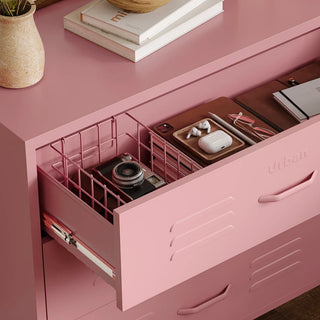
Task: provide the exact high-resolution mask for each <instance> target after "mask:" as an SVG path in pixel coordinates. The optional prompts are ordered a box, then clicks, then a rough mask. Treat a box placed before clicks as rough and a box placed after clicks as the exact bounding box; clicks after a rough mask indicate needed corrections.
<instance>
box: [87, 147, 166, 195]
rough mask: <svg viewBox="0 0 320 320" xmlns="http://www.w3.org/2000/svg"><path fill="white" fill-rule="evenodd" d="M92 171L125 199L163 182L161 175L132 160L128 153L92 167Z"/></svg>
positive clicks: (157, 186) (149, 189) (150, 189)
mask: <svg viewBox="0 0 320 320" xmlns="http://www.w3.org/2000/svg"><path fill="white" fill-rule="evenodd" d="M92 173H93V175H94V177H95V178H96V179H98V180H99V181H100V182H102V183H103V184H105V185H106V186H107V187H108V188H109V189H110V190H111V191H113V192H115V193H118V194H119V195H120V196H121V197H122V198H123V200H125V201H130V200H134V199H137V198H139V197H141V196H143V195H145V194H147V193H149V192H151V191H153V190H155V189H157V188H159V187H161V186H163V185H164V184H165V181H164V180H163V179H162V178H161V177H159V176H158V175H156V174H155V173H153V172H152V171H151V170H150V169H149V168H148V167H146V166H144V165H143V164H141V163H138V162H137V161H134V160H133V158H132V156H131V155H130V154H128V153H124V154H122V155H120V156H117V157H115V158H113V159H111V160H109V161H107V162H105V163H103V164H101V165H99V166H97V167H94V168H93V170H92Z"/></svg>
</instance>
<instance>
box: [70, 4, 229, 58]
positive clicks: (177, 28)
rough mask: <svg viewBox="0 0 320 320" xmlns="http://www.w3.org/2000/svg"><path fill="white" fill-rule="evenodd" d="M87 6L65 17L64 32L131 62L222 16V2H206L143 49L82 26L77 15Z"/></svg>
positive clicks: (162, 32) (114, 36) (92, 28)
mask: <svg viewBox="0 0 320 320" xmlns="http://www.w3.org/2000/svg"><path fill="white" fill-rule="evenodd" d="M95 1H99V0H95ZM89 5H90V4H89ZM89 5H86V6H83V7H81V8H79V9H77V10H75V11H73V12H71V13H69V14H68V15H66V16H65V17H64V28H65V29H67V30H69V31H71V32H73V33H75V34H77V35H79V36H81V37H83V38H85V39H87V40H90V41H92V42H94V43H96V44H98V45H100V46H102V47H104V48H106V49H109V50H110V51H113V52H115V53H117V54H119V55H121V56H123V57H125V58H127V59H129V60H131V61H134V62H137V61H139V60H141V59H143V58H145V57H146V56H148V55H150V54H151V53H153V52H155V51H157V50H159V49H160V48H162V47H163V46H165V45H167V44H168V43H170V42H172V41H174V40H176V39H177V38H179V37H181V36H182V35H183V34H185V33H187V32H189V31H191V30H193V29H194V28H196V27H198V26H199V25H201V24H203V23H204V22H206V21H208V20H210V19H211V18H213V17H215V16H216V15H217V14H219V13H221V12H223V1H221V0H206V1H205V2H204V3H203V4H201V5H199V6H198V7H196V8H195V9H193V10H192V11H191V12H189V13H188V14H186V15H184V16H183V17H182V18H180V19H179V20H177V21H175V22H174V23H173V24H171V25H170V26H169V27H167V28H166V29H164V30H163V31H161V32H160V33H159V34H158V35H157V36H156V37H154V38H153V39H150V40H147V41H146V42H145V43H144V44H143V45H137V44H135V43H133V42H131V41H128V40H125V39H123V38H120V37H118V36H116V35H114V34H111V33H107V32H104V31H101V30H100V29H97V28H95V27H92V26H90V25H87V24H85V23H83V22H81V20H80V13H81V12H82V11H83V10H85V9H86V8H87V7H88V6H89Z"/></svg>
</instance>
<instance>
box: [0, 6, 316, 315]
mask: <svg viewBox="0 0 320 320" xmlns="http://www.w3.org/2000/svg"><path fill="white" fill-rule="evenodd" d="M83 3H84V0H81V1H76V0H68V1H61V2H60V3H57V4H55V5H53V6H50V7H48V8H45V9H42V10H41V11H39V12H38V13H37V14H36V22H37V25H38V27H39V30H40V33H41V35H42V37H43V40H44V44H45V49H46V57H47V60H46V74H45V77H44V79H43V80H42V81H41V82H40V83H39V84H37V85H35V86H33V87H30V88H26V89H23V90H7V89H3V88H0V98H1V110H0V121H1V148H2V151H3V153H2V154H3V155H6V158H2V160H1V168H2V169H1V177H2V179H3V178H4V179H3V180H2V181H3V182H4V185H3V187H2V189H1V193H0V196H1V198H0V199H1V202H0V206H1V216H2V218H3V223H4V225H3V231H2V234H1V243H2V246H1V256H2V258H3V261H4V263H3V264H2V266H1V273H2V276H5V278H3V280H2V283H4V284H5V286H2V287H1V288H0V294H1V298H2V299H1V304H0V312H1V313H0V314H1V316H2V317H4V318H7V319H10V320H11V319H13V320H16V319H21V318H30V319H35V318H36V314H37V315H38V319H41V320H43V319H45V317H46V316H45V303H44V299H45V295H44V281H43V277H42V266H41V261H42V256H41V249H40V215H39V209H38V198H37V175H36V162H37V161H36V159H35V149H36V148H38V147H40V146H42V145H45V144H47V143H50V142H51V141H53V140H56V139H57V138H60V137H61V136H64V135H66V134H70V133H72V132H75V131H78V130H80V129H82V128H83V127H86V126H88V125H91V124H92V123H96V122H98V121H100V120H101V119H105V118H106V117H109V116H111V115H113V114H117V113H119V112H122V111H124V110H126V109H128V108H132V107H133V106H135V105H138V104H140V103H145V102H146V101H149V100H151V99H154V98H155V97H158V96H160V95H162V94H165V93H167V92H169V91H172V90H175V89H176V88H179V87H181V89H179V90H178V91H177V92H175V93H173V95H171V94H168V95H165V96H163V97H161V98H159V99H156V100H153V101H151V102H149V103H146V104H145V106H144V107H145V109H144V110H147V109H148V110H149V112H150V114H149V115H148V116H147V117H146V118H147V119H148V120H147V121H146V122H145V123H146V124H149V123H152V121H153V115H154V112H153V108H154V107H156V106H158V107H159V108H160V109H159V110H161V109H162V107H163V111H161V112H159V113H157V114H158V116H159V117H160V115H161V117H163V118H165V117H167V116H169V114H170V112H172V113H175V112H178V111H179V110H180V111H181V110H182V109H183V108H187V107H192V106H194V105H196V104H197V103H200V102H203V101H204V100H205V99H211V98H213V97H215V96H216V95H221V93H222V92H221V90H222V91H223V94H225V92H226V94H228V95H232V94H235V93H237V92H238V91H241V90H244V89H247V88H249V87H253V86H254V85H255V84H257V82H263V81H267V80H269V79H270V78H271V77H274V76H278V75H279V74H280V73H283V72H286V71H288V70H290V69H292V67H295V66H298V65H300V64H302V63H305V62H307V61H309V60H310V59H312V58H314V57H315V56H316V55H317V50H318V47H317V45H316V44H317V43H319V42H318V41H319V38H320V37H319V29H318V28H319V23H320V21H319V19H320V17H319V9H320V3H319V1H318V0H311V1H309V2H308V5H305V3H302V2H301V1H299V0H294V1H292V0H291V1H289V0H285V1H281V3H277V5H276V8H274V4H273V3H270V1H268V0H263V1H256V2H255V3H252V1H250V0H245V1H243V0H234V1H225V13H224V14H223V15H221V16H220V17H218V18H217V19H215V20H213V21H211V22H209V23H207V24H205V25H204V26H202V27H201V28H199V29H197V30H195V31H194V32H192V33H190V34H188V35H186V36H184V37H182V38H181V39H179V40H177V41H175V42H174V43H172V44H171V45H170V46H167V47H166V48H164V49H162V50H161V51H159V52H158V53H155V54H153V55H152V56H150V57H148V58H146V59H145V60H143V61H141V62H140V63H139V64H133V63H131V62H129V61H126V60H124V59H123V58H121V57H118V56H117V55H115V54H112V53H109V52H108V51H106V50H105V49H103V48H99V47H98V46H95V45H94V44H91V43H89V42H88V41H86V40H84V39H81V38H79V37H77V36H75V35H72V34H70V33H68V32H67V31H64V30H63V27H62V17H63V15H64V14H66V13H68V12H70V11H72V10H73V9H75V8H76V7H79V6H80V5H82V4H83ZM288 8H290V10H288ZM275 13H276V14H275ZM284 17H285V18H284ZM312 30H314V31H313V32H311V33H308V32H310V31H312ZM299 35H302V37H300V38H297V39H296V37H298V36H299ZM226 39H228V40H229V41H226ZM291 39H295V40H294V43H292V42H291V41H290V40H291ZM287 41H289V42H287ZM285 42H287V43H285ZM280 44H281V46H278V47H277V45H280ZM270 48H273V49H272V50H269V49H270ZM268 50H269V51H268ZM271 51H272V54H269V53H270V52H271ZM182 53H183V59H182V58H181V59H177V58H176V57H179V56H182ZM256 54H258V56H255V55H256ZM195 57H197V58H195ZM249 57H251V58H250V59H248V60H246V59H247V58H249ZM276 58H277V59H279V60H278V61H280V62H277V63H276V64H275V63H274V61H275V59H276ZM168 61H169V62H170V61H174V62H175V63H174V64H173V67H172V68H168V67H167V66H168ZM239 61H242V63H241V64H240V65H241V66H239V64H237V63H238V62H239ZM232 64H236V65H235V66H234V67H231V68H229V67H230V65H232ZM225 68H227V69H225ZM221 70H223V71H221ZM239 70H240V71H242V72H238V71H239ZM245 70H246V71H247V72H246V73H245V74H246V79H245V80H247V81H248V83H246V81H244V79H243V74H244V73H243V72H244V71H245ZM256 70H259V71H261V72H256ZM217 71H221V72H218V73H217V74H216V75H213V76H210V77H207V78H204V77H206V76H207V75H210V74H213V73H214V72H217ZM260 73H261V74H260ZM239 74H240V75H242V77H241V83H245V84H242V85H241V86H239V77H238V76H239ZM262 74H263V75H262ZM114 75H116V77H115V76H114ZM200 78H201V79H202V78H203V79H202V80H200V81H197V82H195V83H193V84H192V85H190V86H186V87H183V86H184V85H187V84H189V83H191V82H192V81H194V80H198V79H200ZM115 79H117V81H115ZM119 79H120V80H119ZM217 83H219V86H216V84H217ZM213 85H215V87H214V88H212V86H213ZM224 87H225V88H228V89H223V88H224ZM211 88H212V90H211ZM190 89H191V90H190ZM186 92H187V93H188V94H186ZM164 102H165V103H164ZM166 102H167V103H166ZM172 106H174V107H172ZM150 109H152V112H151V111H150ZM141 110H142V109H141ZM157 120H159V119H157ZM303 128H304V126H303V125H302V126H301V129H303ZM310 130H311V131H309V134H310V135H317V133H318V130H315V132H313V131H312V130H313V129H310ZM294 132H295V130H293V131H290V133H294ZM286 134H287V133H285V134H284V135H283V136H286ZM24 142H26V143H24ZM266 146H267V147H268V143H267V144H266ZM284 147H285V148H286V145H285V146H284ZM290 148H291V147H290V146H289V149H288V151H290V150H291V149H290ZM266 150H268V149H266ZM278 151H279V150H278ZM280 151H282V150H280ZM250 152H251V151H250ZM246 154H247V153H246V152H244V153H242V154H241V155H246ZM233 159H237V157H233ZM44 160H45V159H44ZM227 162H228V161H227ZM227 162H225V164H227ZM295 166H298V167H299V169H298V170H297V171H296V172H294V174H292V178H290V179H289V180H290V181H287V180H286V182H288V185H286V186H284V187H290V186H291V187H292V186H295V185H297V184H298V183H299V181H300V182H301V181H302V179H304V178H308V175H309V174H311V173H312V172H313V171H312V170H314V169H312V168H309V167H308V165H307V166H306V167H305V169H302V167H303V166H304V165H302V162H301V165H300V164H297V165H295ZM11 168H12V169H13V170H11ZM212 168H219V165H218V166H217V167H212ZM307 169H308V172H307ZM309 169H310V170H309ZM280 171H281V170H280ZM285 171H287V169H286V170H285ZM289 171H294V170H293V169H290V170H289ZM298 173H301V174H302V175H301V176H300V175H299V176H296V174H298ZM205 175H209V169H208V170H205V171H204V172H203V173H201V177H204V176H205ZM201 177H200V176H197V179H199V181H200V179H201ZM293 178H297V180H296V179H293ZM192 179H193V178H192ZM188 181H191V180H189V179H188V178H187V179H185V180H184V182H188ZM269 187H270V188H269V190H263V191H265V192H266V193H263V194H270V192H271V193H272V192H278V191H283V190H282V189H281V190H280V188H279V190H276V191H275V189H274V188H271V185H270V186H269ZM174 188H177V190H178V189H179V188H181V189H184V188H186V187H185V186H184V185H183V183H180V182H178V183H176V184H175V187H174ZM311 188H312V187H311ZM186 189H187V188H186ZM170 190H172V189H171V187H170V186H169V187H168V188H167V191H168V192H169V191H170ZM306 190H308V196H309V197H313V196H314V194H313V191H312V192H310V188H309V187H308V189H306ZM189 192H191V191H189ZM303 192H304V191H300V192H299V193H297V194H296V195H294V196H291V197H290V198H288V199H290V202H291V200H292V199H293V197H296V196H297V199H298V198H299V197H300V196H301V193H303ZM16 194H19V201H17V200H16V199H17V196H15V195H16ZM192 195H194V194H192ZM162 197H163V196H162ZM62 198H63V200H62V201H61V204H62V205H63V204H65V205H67V204H69V201H68V200H66V198H64V197H62ZM159 199H162V198H161V197H159ZM184 199H185V198H183V199H182V200H181V203H183V201H184ZM308 199H309V198H308ZM8 200H10V201H8ZM52 200H54V199H52ZM178 200H179V198H176V199H173V200H172V201H173V203H175V201H178ZM236 200H237V199H236ZM309 200H310V199H309ZM143 201H144V200H142V201H137V202H136V203H135V205H134V206H133V207H131V206H128V207H127V209H130V208H131V209H132V211H131V209H130V210H129V211H128V212H127V213H130V212H132V213H134V211H135V210H138V209H139V208H142V207H143V210H142V211H143V212H142V214H143V215H146V214H147V212H146V211H145V210H149V211H150V212H153V211H152V208H153V206H150V205H148V203H149V204H153V202H154V200H153V197H152V196H151V197H149V198H148V201H147V205H146V206H144V205H143ZM285 201H286V200H285ZM161 204H162V203H160V205H161ZM174 205H175V206H176V208H178V207H179V206H178V204H176V203H175V204H174ZM268 205H269V204H268ZM271 205H273V204H271ZM276 205H278V204H276ZM312 205H313V202H312V201H310V204H309V206H307V207H306V208H304V210H306V212H307V213H306V214H305V211H304V212H301V213H300V215H299V217H298V215H297V211H295V210H298V209H297V208H300V207H301V202H300V201H298V200H294V201H293V202H292V206H293V207H294V210H292V211H288V210H287V206H286V205H285V204H284V203H282V201H280V202H279V206H278V207H277V211H276V212H279V211H281V210H282V212H283V214H282V215H281V214H279V215H278V217H275V220H274V221H273V223H274V232H275V233H276V230H278V231H279V230H281V228H286V227H288V225H287V226H285V221H288V224H289V225H290V224H291V223H292V224H294V223H298V222H299V221H302V220H304V219H305V217H306V216H312V215H313V214H314V212H313V209H314V208H313V207H312ZM261 206H264V204H261ZM66 208H68V207H65V209H66ZM73 208H74V207H73ZM269 209H270V208H269V207H267V206H265V207H263V208H261V212H263V214H262V215H264V216H267V215H268V214H269V213H270V211H271V210H269ZM178 210H179V208H178V209H177V212H178ZM278 210H279V211H278ZM18 212H19V215H18V216H17V214H18ZM170 212H171V211H170ZM160 213H162V212H160ZM122 214H124V217H125V216H126V218H124V220H125V223H124V225H125V226H126V227H128V228H129V225H127V223H128V222H130V217H129V216H130V214H126V212H120V217H121V215H122ZM154 214H155V213H152V214H151V215H154ZM174 214H177V215H178V213H174ZM271 215H272V213H271ZM292 215H294V216H295V218H294V219H293V220H291V219H292ZM88 216H89V225H90V224H91V222H92V221H91V215H90V214H88ZM280 216H282V218H280ZM231 217H232V215H231V214H227V215H225V216H223V217H221V219H222V220H223V219H230V218H231ZM137 218H138V219H137V220H135V219H132V220H133V221H132V225H134V226H137V228H136V230H139V228H141V229H142V228H143V227H144V226H146V225H147V226H149V225H151V226H152V225H153V224H154V223H155V222H154V221H150V223H148V221H142V220H139V216H138V215H137ZM147 218H148V217H147ZM265 219H266V220H267V221H264V223H266V224H267V225H268V223H270V220H269V218H265ZM281 219H283V221H281V223H280V224H279V220H281ZM299 219H300V220H299ZM120 220H121V219H120ZM220 221H221V220H220ZM223 221H224V222H225V220H223ZM140 223H142V225H139V224H140ZM100 224H101V225H102V227H100V228H102V229H103V228H104V222H101V223H100ZM182 225H183V223H182V224H180V226H182ZM260 225H263V224H262V222H261V224H260ZM178 226H179V224H178ZM206 226H207V227H208V226H210V224H206ZM181 228H182V227H181ZM12 230H14V232H15V235H17V234H18V237H19V241H17V242H12V241H11V242H10V243H8V239H11V236H12ZM226 230H227V231H226V232H229V231H228V229H226ZM252 230H253V231H254V232H256V233H260V230H259V229H251V230H250V231H252ZM93 231H94V229H93V230H91V231H90V232H92V233H93ZM120 231H121V230H120ZM124 231H125V230H124ZM145 231H147V232H149V235H150V239H151V236H152V234H151V231H152V230H145V229H143V232H145ZM90 232H89V233H90ZM121 232H122V231H121ZM99 234H100V235H101V234H102V233H99ZM127 235H128V237H129V238H130V237H131V236H132V237H133V234H130V233H128V234H127ZM248 235H249V233H248ZM138 236H139V237H140V234H139V235H138ZM261 236H262V237H267V232H266V233H262V235H261ZM160 238H161V237H160ZM160 238H159V239H160ZM118 239H119V241H117V243H120V239H121V241H123V240H125V239H123V234H121V233H119V235H118ZM148 239H149V238H148ZM189 239H192V238H188V239H187V237H184V238H183V237H179V238H178V240H177V242H175V243H178V244H179V245H184V244H185V243H186V241H187V240H189ZM140 240H141V239H140ZM168 240H170V241H168V243H173V244H174V242H172V241H171V239H168ZM247 240H248V239H247ZM137 241H138V242H139V239H138V240H137ZM248 241H249V240H248ZM21 243H22V244H23V245H22V246H21ZM133 244H134V243H132V246H133ZM18 245H19V246H18ZM311 247H312V246H311ZM112 248H113V246H112ZM120 249H121V252H122V255H124V257H125V258H126V259H128V260H127V261H129V264H130V267H131V266H132V267H133V271H132V272H131V271H130V270H126V269H125V268H123V270H122V271H123V274H124V276H125V280H126V281H125V282H124V281H123V282H122V285H123V286H124V285H125V286H128V289H129V291H128V292H126V293H125V294H126V299H127V300H126V302H125V303H127V306H129V305H132V304H135V303H137V302H138V301H141V300H143V299H144V298H143V297H142V296H143V295H146V296H151V295H153V294H154V293H155V292H160V291H162V290H164V287H170V286H172V285H173V284H174V281H172V279H173V278H174V279H179V275H176V274H175V272H172V273H169V274H165V276H164V280H165V281H164V284H165V285H164V286H163V287H161V284H160V285H158V284H157V285H156V286H157V287H158V288H157V290H153V289H152V290H150V291H149V293H148V291H147V293H146V294H142V296H138V297H137V298H136V297H132V294H133V292H132V290H133V288H134V286H135V285H138V287H140V284H141V282H139V281H137V283H134V281H132V282H131V283H130V281H131V278H132V279H133V277H134V276H135V274H134V268H135V267H137V266H135V264H134V263H135V261H134V259H133V258H134V257H133V256H130V255H127V254H126V253H125V252H124V251H123V250H124V249H126V248H124V247H123V246H122V247H121V248H115V251H118V252H120ZM134 249H136V247H134ZM147 249H148V250H146V251H144V248H143V247H141V248H139V250H140V253H141V254H142V253H145V255H146V254H150V252H152V251H150V247H149V248H147ZM151 249H152V248H151ZM111 252H113V249H111ZM152 253H153V252H152ZM131 254H132V253H131ZM153 254H155V253H153ZM223 254H224V253H222V255H223ZM151 256H152V255H151ZM170 257H171V256H170ZM119 258H120V257H117V258H115V260H117V261H118V264H119V265H120V259H119ZM166 258H168V257H167V256H166ZM143 259H145V257H144V256H143ZM143 259H142V261H144V260H143ZM156 259H160V258H159V257H157V256H156ZM155 261H156V260H155ZM197 261H198V260H193V261H192V263H193V264H194V265H193V264H190V268H188V270H189V271H187V273H188V272H189V273H190V274H189V275H186V274H183V275H182V278H183V277H184V278H188V277H189V276H191V274H196V273H197V272H198V270H199V269H205V268H207V266H205V267H204V265H200V266H199V265H197V263H198V262H197ZM121 263H122V265H128V264H127V262H126V261H125V260H124V261H121ZM131 263H132V265H131ZM200 264H201V263H200ZM21 265H23V269H24V273H21V272H20V271H21ZM159 265H160V264H156V268H155V270H159V269H157V268H159ZM128 266H129V265H128ZM140 267H141V266H140ZM147 267H148V266H146V268H145V269H142V270H144V271H145V274H146V275H147V278H148V277H149V276H150V274H149V273H148V272H149V270H150V268H147ZM184 269H186V268H185V265H184V266H183V268H182V270H184ZM196 270H197V271H196ZM140 271H141V270H140ZM160 271H161V270H160ZM161 272H162V271H161ZM8 275H11V278H9V276H8ZM128 279H129V280H130V281H129V282H128V281H127V280H128ZM159 279H160V278H159ZM179 281H183V280H182V279H180V280H179ZM151 286H152V284H151ZM21 288H23V290H22V289H21ZM125 289H126V288H125ZM119 292H121V291H119ZM297 292H300V293H301V291H299V290H298V291H297ZM288 297H291V298H292V297H293V295H290V296H288ZM80 298H81V297H80ZM208 298H210V296H208ZM119 301H120V300H119ZM282 301H284V300H282ZM200 302H201V301H200ZM189 306H192V304H190V305H189ZM264 310H265V311H266V310H267V309H264ZM54 320H55V319H54ZM59 320H60V319H59ZM68 320H69V319H68ZM130 320H131V319H130Z"/></svg>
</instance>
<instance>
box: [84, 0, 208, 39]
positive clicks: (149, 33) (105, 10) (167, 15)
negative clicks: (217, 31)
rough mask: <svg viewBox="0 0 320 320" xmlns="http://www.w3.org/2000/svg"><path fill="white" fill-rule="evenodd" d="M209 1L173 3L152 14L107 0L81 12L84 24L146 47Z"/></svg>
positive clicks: (197, 0) (184, 0) (92, 3)
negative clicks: (127, 9)
mask: <svg viewBox="0 0 320 320" xmlns="http://www.w3.org/2000/svg"><path fill="white" fill-rule="evenodd" d="M205 1H206V0H171V1H170V2H169V3H167V4H166V5H164V6H162V7H160V8H158V9H156V10H154V11H152V12H148V13H133V12H127V11H124V10H121V9H119V8H117V7H115V6H113V5H112V4H111V3H109V2H108V1H107V0H99V1H93V2H91V5H90V6H89V7H88V8H86V9H85V10H83V11H82V12H81V21H82V22H85V23H87V24H89V25H91V26H93V27H96V28H99V29H101V30H102V31H106V32H110V33H113V34H116V35H118V36H120V37H122V38H124V39H127V40H130V41H132V42H134V43H136V44H142V43H143V42H144V41H146V40H147V39H151V38H152V37H154V36H155V35H157V34H158V33H159V32H160V31H161V30H163V29H164V28H166V27H167V26H169V25H170V24H172V23H173V22H174V21H176V20H178V19H180V18H181V17H182V16H183V15H185V14H187V13H188V12H190V11H191V10H192V9H194V8H196V7H197V6H199V5H200V4H202V3H204V2H205Z"/></svg>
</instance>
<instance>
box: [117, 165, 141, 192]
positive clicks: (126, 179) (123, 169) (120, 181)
mask: <svg viewBox="0 0 320 320" xmlns="http://www.w3.org/2000/svg"><path fill="white" fill-rule="evenodd" d="M112 181H113V182H114V183H115V184H116V185H118V186H119V187H121V188H133V187H135V186H138V185H140V184H141V183H142V182H143V181H144V173H143V170H142V169H141V167H140V165H139V163H138V162H135V161H124V162H121V163H118V164H117V165H116V166H115V167H114V168H113V170H112Z"/></svg>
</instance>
